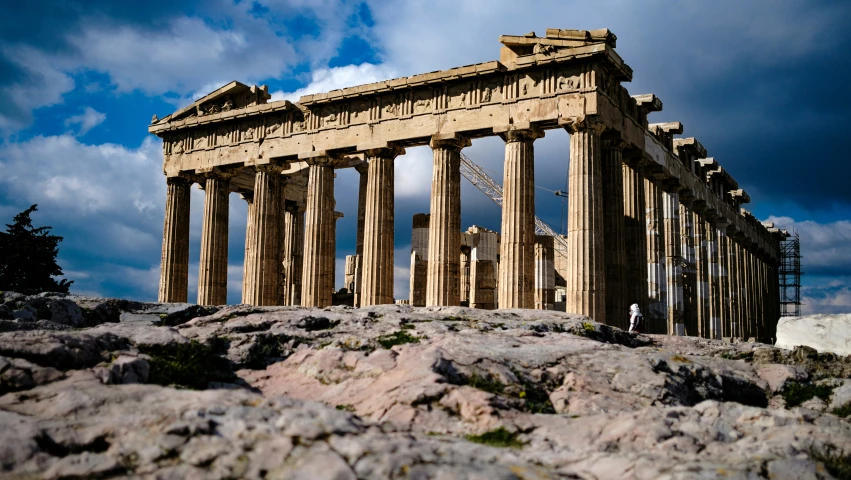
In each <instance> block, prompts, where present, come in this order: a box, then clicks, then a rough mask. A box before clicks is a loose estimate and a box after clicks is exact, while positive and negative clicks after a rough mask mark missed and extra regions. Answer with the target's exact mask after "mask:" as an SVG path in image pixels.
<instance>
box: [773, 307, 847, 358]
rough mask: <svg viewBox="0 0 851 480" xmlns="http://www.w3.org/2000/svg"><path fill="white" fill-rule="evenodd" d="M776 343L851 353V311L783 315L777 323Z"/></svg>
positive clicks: (785, 345) (788, 346)
mask: <svg viewBox="0 0 851 480" xmlns="http://www.w3.org/2000/svg"><path fill="white" fill-rule="evenodd" d="M775 345H776V346H778V347H781V348H789V349H791V348H795V347H797V346H799V345H803V346H807V347H810V348H814V349H816V350H818V351H819V352H830V353H835V354H837V355H851V314H847V313H846V314H839V315H828V314H823V315H809V316H805V317H783V318H781V319H780V321H779V322H778V323H777V342H776V343H775Z"/></svg>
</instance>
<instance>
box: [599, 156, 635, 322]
mask: <svg viewBox="0 0 851 480" xmlns="http://www.w3.org/2000/svg"><path fill="white" fill-rule="evenodd" d="M624 147H626V142H624V141H623V140H619V139H617V140H604V141H603V215H604V224H605V226H604V229H605V235H604V241H605V246H604V249H603V251H604V253H603V258H604V261H605V263H606V319H607V320H606V321H607V322H608V323H609V324H610V325H614V326H616V327H619V328H622V329H627V328H629V315H628V312H629V305H630V303H628V302H629V295H628V293H627V288H626V285H627V265H626V240H625V236H624V235H625V232H624V231H625V226H624V200H625V198H624V179H623V168H624V164H623V149H624Z"/></svg>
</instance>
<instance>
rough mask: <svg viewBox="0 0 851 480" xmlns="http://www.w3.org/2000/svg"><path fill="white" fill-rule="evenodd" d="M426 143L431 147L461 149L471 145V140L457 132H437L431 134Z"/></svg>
mask: <svg viewBox="0 0 851 480" xmlns="http://www.w3.org/2000/svg"><path fill="white" fill-rule="evenodd" d="M428 144H429V146H430V147H431V148H447V149H456V150H461V149H462V148H464V147H469V146H470V145H472V141H471V140H470V139H469V138H467V137H465V136H463V135H461V134H459V133H438V134H436V135H432V136H431V140H429V142H428Z"/></svg>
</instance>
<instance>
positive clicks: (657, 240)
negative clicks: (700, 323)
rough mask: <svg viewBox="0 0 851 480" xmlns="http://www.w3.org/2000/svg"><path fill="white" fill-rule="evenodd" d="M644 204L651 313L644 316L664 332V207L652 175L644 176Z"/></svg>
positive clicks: (650, 326) (653, 327)
mask: <svg viewBox="0 0 851 480" xmlns="http://www.w3.org/2000/svg"><path fill="white" fill-rule="evenodd" d="M644 205H645V213H646V223H647V313H645V314H644V318H645V320H646V321H647V330H648V333H664V332H666V331H667V327H666V325H667V318H668V297H667V291H666V288H665V287H666V284H667V278H666V273H665V243H664V240H665V222H664V208H663V202H662V189H661V188H659V183H658V180H655V179H653V178H651V177H649V176H647V177H645V179H644Z"/></svg>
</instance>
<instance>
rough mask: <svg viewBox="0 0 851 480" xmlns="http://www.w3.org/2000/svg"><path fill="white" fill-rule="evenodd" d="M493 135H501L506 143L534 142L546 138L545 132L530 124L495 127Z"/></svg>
mask: <svg viewBox="0 0 851 480" xmlns="http://www.w3.org/2000/svg"><path fill="white" fill-rule="evenodd" d="M493 133H495V134H497V135H499V136H500V137H501V138H502V140H503V141H504V142H505V143H516V142H526V141H532V140H535V139H536V138H541V137H543V136H544V131H543V130H541V129H540V128H538V127H536V126H534V125H532V124H531V123H530V122H521V123H513V124H509V125H501V126H498V127H493Z"/></svg>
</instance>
